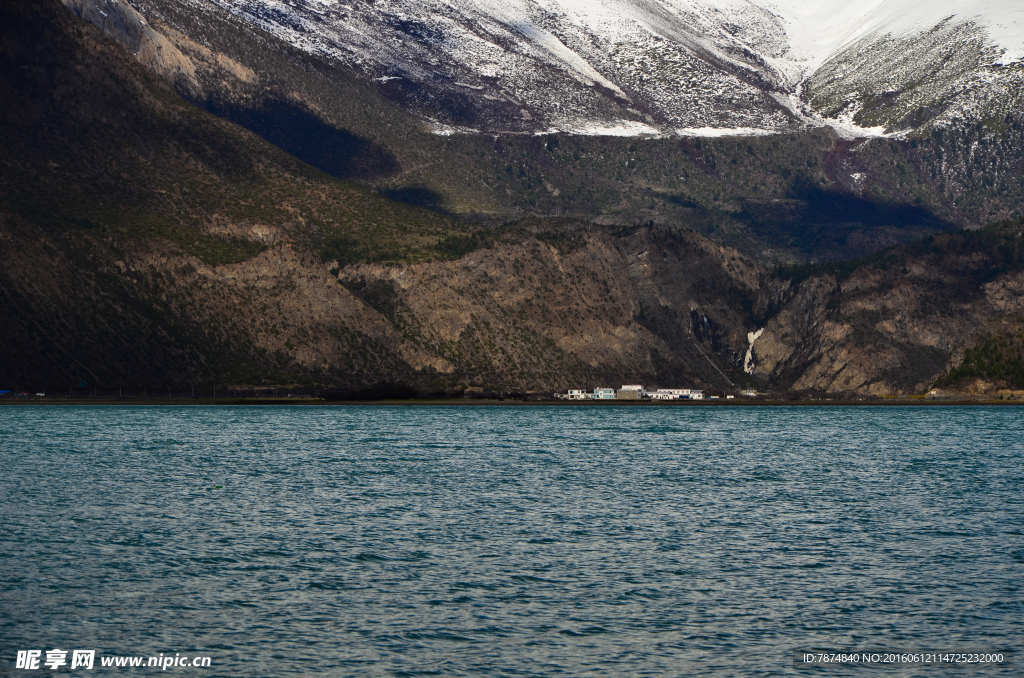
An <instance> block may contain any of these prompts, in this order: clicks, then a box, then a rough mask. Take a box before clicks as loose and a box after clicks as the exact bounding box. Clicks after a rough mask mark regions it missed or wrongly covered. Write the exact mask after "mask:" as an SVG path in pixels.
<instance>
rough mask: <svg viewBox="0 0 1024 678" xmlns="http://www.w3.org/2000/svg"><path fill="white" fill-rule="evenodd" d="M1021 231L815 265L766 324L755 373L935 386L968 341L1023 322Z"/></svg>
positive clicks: (792, 380) (830, 384)
mask: <svg viewBox="0 0 1024 678" xmlns="http://www.w3.org/2000/svg"><path fill="white" fill-rule="evenodd" d="M1021 230H1022V227H1021V225H1020V223H1019V222H1017V223H1013V224H1006V225H1004V226H1001V227H997V228H992V229H987V230H985V231H983V232H980V233H970V234H959V235H947V236H937V237H935V238H930V239H926V240H924V241H922V242H919V243H917V244H915V245H914V246H911V247H907V248H900V249H896V250H890V251H887V252H884V253H882V254H881V255H878V256H876V257H874V258H872V259H871V260H868V261H866V262H863V263H861V264H860V265H858V266H856V267H849V268H847V269H846V270H841V269H837V270H836V271H834V272H829V271H827V269H826V270H823V271H819V272H816V273H815V274H814V275H811V276H810V277H809V278H807V279H806V280H805V281H803V282H802V283H800V284H799V285H798V286H796V288H795V292H794V294H793V297H792V298H791V299H790V300H789V301H788V302H787V303H786V305H785V306H784V307H783V308H782V309H781V310H780V312H779V313H778V314H776V315H775V316H773V317H772V318H771V319H770V320H769V321H768V322H767V323H766V325H765V328H764V332H763V333H762V335H761V336H760V337H759V338H758V339H757V341H756V342H755V344H754V356H755V359H754V367H753V369H752V370H751V372H752V374H754V375H755V376H756V377H758V378H760V379H761V380H763V381H764V382H767V383H772V384H777V385H779V386H786V387H788V388H791V389H794V390H801V391H819V392H823V393H867V394H873V395H885V394H890V393H904V394H907V393H922V392H924V391H927V390H928V389H929V388H930V387H931V386H932V385H933V384H934V383H935V382H936V380H938V379H940V378H941V377H942V376H943V375H944V374H946V373H947V372H948V371H949V369H950V368H952V367H955V366H956V365H957V364H959V363H960V362H961V361H962V360H963V349H964V347H967V346H970V345H972V344H973V343H975V342H977V341H978V340H979V339H984V338H986V337H988V336H990V335H992V334H993V333H995V332H998V331H1000V330H1002V329H1004V328H1005V327H1006V326H1008V325H1009V326H1012V327H1017V326H1019V325H1020V324H1021V311H1022V309H1024V307H1022V305H1021V297H1020V292H1021V290H1022V288H1021V256H1022V252H1024V240H1022V236H1021ZM995 381H998V377H996V378H994V379H993V382H995Z"/></svg>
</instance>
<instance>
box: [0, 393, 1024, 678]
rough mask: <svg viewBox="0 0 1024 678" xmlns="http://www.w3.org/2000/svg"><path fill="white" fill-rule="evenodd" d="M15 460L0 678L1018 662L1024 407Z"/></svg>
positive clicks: (7, 430) (9, 411)
mask: <svg viewBox="0 0 1024 678" xmlns="http://www.w3.org/2000/svg"><path fill="white" fill-rule="evenodd" d="M0 468H2V470H3V475H2V477H3V483H2V484H0V612H2V613H0V651H2V652H0V674H2V675H8V674H10V675H25V676H30V675H48V674H56V673H58V672H56V671H49V670H46V669H44V670H41V671H34V672H33V671H22V670H17V669H15V668H14V667H15V656H16V652H17V651H18V650H28V649H38V650H42V651H44V653H45V651H46V650H51V649H53V648H62V649H71V650H74V649H95V650H96V651H97V653H98V656H104V655H146V656H152V655H159V654H160V653H164V654H165V655H173V654H175V653H181V654H200V655H207V656H210V657H211V658H212V665H211V667H210V668H187V669H186V668H172V669H168V670H167V671H159V670H157V669H152V668H148V669H147V668H142V669H136V670H132V669H128V668H120V669H116V668H101V667H99V666H97V667H96V668H95V669H94V670H92V671H77V672H76V673H77V674H80V675H105V674H116V675H155V674H157V673H166V674H175V675H190V676H191V675H195V676H247V677H257V676H296V675H330V676H391V675H394V676H421V675H439V676H448V675H452V676H589V675H594V676H620V675H630V676H662V675H668V676H684V675H686V676H775V675H822V676H837V675H864V674H865V673H869V674H872V675H874V674H875V673H879V672H878V671H874V670H870V669H863V668H852V667H845V668H844V667H837V666H831V667H820V668H814V669H804V668H797V667H796V665H795V664H794V660H793V656H794V655H793V653H794V652H795V651H797V650H809V649H817V650H831V651H836V652H855V651H862V650H865V649H872V650H906V651H926V650H948V651H964V652H988V651H995V650H1017V651H1018V654H1017V657H1016V666H1012V667H1011V666H1005V665H1004V666H1003V667H1001V668H1000V667H988V668H979V667H970V668H943V667H935V666H931V667H920V666H919V667H907V666H904V667H902V668H900V669H898V670H896V671H895V674H896V675H927V676H934V675H957V676H959V675H972V676H973V675H1024V657H1021V656H1020V653H1019V650H1020V649H1021V647H1022V641H1024V594H1022V591H1021V585H1022V583H1024V410H1021V409H1017V408H982V407H977V408H953V407H950V408H944V407H943V408H940V407H920V408H918V407H900V408H873V407H856V408H840V407H827V408H817V407H794V408H784V407H772V408H738V407H728V408H727V407H700V408H689V407H663V408H661V407H658V408H597V407H594V408H587V407H577V408H567V407H473V406H459V407H374V406H366V407H143V406H135V407H3V408H0ZM97 663H98V660H97ZM66 669H67V667H63V669H62V670H66ZM881 673H883V674H885V675H889V674H892V673H893V672H892V671H889V672H885V671H882V672H881Z"/></svg>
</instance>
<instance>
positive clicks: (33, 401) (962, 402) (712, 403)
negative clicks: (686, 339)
mask: <svg viewBox="0 0 1024 678" xmlns="http://www.w3.org/2000/svg"><path fill="white" fill-rule="evenodd" d="M19 405H20V406H24V405H29V406H44V407H45V406H59V405H64V406H75V407H87V406H90V405H92V406H105V407H109V406H112V405H122V406H134V407H154V406H175V407H178V406H183V405H191V406H196V407H207V406H233V407H238V406H261V407H266V406H304V407H310V406H340V407H352V406H360V405H361V406H386V407H402V406H405V407H418V406H434V407H438V406H443V407H452V406H454V407H472V406H477V407H951V406H952V407H956V406H960V407H966V406H974V407H977V406H1008V407H1013V406H1022V405H1024V399H1022V400H999V399H992V398H985V397H983V396H978V397H973V398H971V397H967V398H919V397H910V398H884V399H879V400H843V399H836V400H825V399H822V400H773V399H768V398H764V399H754V398H749V399H740V398H737V399H731V400H725V399H721V400H661V401H657V400H604V401H589V400H568V401H567V400H504V399H483V398H481V399H479V400H477V399H467V398H437V399H426V398H423V399H410V400H325V399H323V398H32V397H26V398H10V399H8V398H4V399H3V400H0V407H4V406H8V407H11V406H19Z"/></svg>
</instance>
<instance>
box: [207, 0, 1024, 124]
mask: <svg viewBox="0 0 1024 678" xmlns="http://www.w3.org/2000/svg"><path fill="white" fill-rule="evenodd" d="M197 3H198V4H199V6H201V5H202V4H203V3H214V4H217V5H219V6H220V7H223V8H226V9H228V10H229V11H231V12H233V13H234V14H236V15H238V16H240V17H243V18H244V19H245V20H247V21H250V22H252V23H254V24H256V25H259V26H261V27H262V28H264V29H266V30H268V31H270V32H272V33H273V34H275V35H277V36H278V37H280V38H282V39H283V40H285V41H287V42H288V43H290V44H292V45H294V46H295V47H297V48H299V49H301V50H304V51H307V52H310V53H314V54H318V55H321V56H323V57H326V58H329V59H332V60H336V61H338V62H341V63H343V64H346V65H348V66H351V67H352V68H355V69H359V70H361V71H363V72H364V73H366V74H367V75H368V76H370V77H372V78H374V79H376V80H377V81H378V82H379V83H380V87H381V90H382V91H383V92H384V93H385V94H386V95H387V96H389V97H392V98H393V99H395V100H398V101H399V102H400V103H402V104H403V105H404V106H406V107H407V108H408V109H410V110H412V111H413V112H415V113H417V114H419V115H420V116H421V117H422V118H423V119H424V120H426V121H430V122H429V124H430V126H431V128H432V129H434V131H435V132H437V133H444V134H449V133H469V132H468V131H470V130H472V131H476V130H479V131H481V132H486V133H521V134H534V133H550V132H556V131H557V132H565V133H572V134H615V135H620V134H628V135H635V136H642V135H651V136H654V135H665V134H676V133H680V131H681V130H682V131H686V132H685V133H686V134H691V135H692V134H698V133H699V134H712V133H714V134H718V135H724V134H747V133H751V134H753V133H757V134H760V133H779V132H788V131H795V130H799V129H803V128H806V127H808V126H819V125H829V126H832V127H834V128H836V129H837V131H839V132H840V134H843V135H844V136H850V135H853V136H870V135H876V134H882V133H885V130H888V132H889V133H892V132H894V131H899V130H897V129H896V128H895V127H893V125H892V120H886V121H884V124H883V122H881V121H877V120H868V119H866V118H864V114H859V116H858V115H853V116H847V117H841V112H842V111H843V110H846V109H847V108H848V107H849V105H850V104H851V103H852V102H854V101H862V100H864V99H865V97H868V96H869V95H870V94H871V93H879V94H882V93H884V92H886V91H889V90H886V89H885V87H888V86H889V83H887V82H886V80H887V79H891V78H889V77H888V74H887V73H886V69H887V68H890V66H888V65H886V64H885V63H883V62H882V61H879V60H878V59H875V60H874V61H872V60H871V54H873V53H874V52H875V51H877V50H878V49H883V50H884V49H892V48H893V45H894V44H896V42H899V41H900V40H904V41H907V40H910V41H914V40H917V38H916V37H914V36H918V35H927V32H928V31H934V29H935V28H936V27H939V28H942V27H943V26H945V27H947V28H948V27H950V26H971V27H973V28H974V29H976V33H977V35H981V36H983V38H984V41H985V45H986V46H987V49H988V51H986V52H985V54H986V55H987V57H986V58H988V59H989V61H988V63H989V64H992V65H998V64H1005V63H1009V62H1012V61H1014V60H1015V59H1019V58H1021V56H1022V55H1024V3H1021V2H1020V0H930V1H929V2H927V3H922V2H920V0H858V1H855V0H501V1H500V2H499V1H497V0H197ZM972 39H973V38H972ZM894 41H895V42H894ZM900 44H901V45H902V44H903V43H900ZM950 45H953V46H955V40H953V41H952V42H950ZM879 46H881V47H879ZM901 48H902V47H901ZM935 49H938V48H937V47H936V48H935ZM935 49H933V50H932V51H927V50H925V51H923V52H921V53H920V56H921V58H922V59H929V58H933V57H934V55H935V53H936V52H935ZM843 55H847V56H850V55H857V56H856V58H854V59H852V60H851V59H847V61H850V62H851V63H853V61H856V62H857V64H859V65H856V68H855V70H856V69H859V71H858V72H857V73H852V75H855V76H857V77H850V76H851V72H850V64H845V67H846V68H847V70H846V71H843V70H842V68H843V65H842V64H840V65H839V66H837V65H836V64H837V63H838V62H837V59H839V58H840V57H842V56H843ZM858 60H859V61H858ZM865 64H867V66H865ZM901 65H902V64H899V63H896V66H901ZM822 68H825V70H826V71H827V75H828V77H827V78H818V84H819V85H821V83H825V85H821V87H819V88H818V91H819V92H824V91H825V89H827V94H828V96H827V97H825V98H824V99H822V98H820V97H819V100H814V101H815V106H819V105H821V104H820V102H821V101H825V100H827V102H826V103H827V104H828V106H827V107H828V108H829V110H827V111H824V115H822V114H820V113H818V112H815V111H813V110H810V108H809V107H808V106H807V103H808V102H807V100H806V99H805V98H804V97H803V94H802V91H803V90H802V88H803V86H804V83H806V82H807V81H808V79H809V78H811V77H812V76H815V77H816V74H817V73H818V72H819V71H820V70H821V69H822ZM972 68H973V66H972ZM865 69H867V70H865ZM904 70H906V69H904ZM918 70H920V69H918ZM975 70H976V69H975ZM868 71H870V72H868ZM915 72H916V71H915ZM933 80H934V81H935V82H934V83H932V84H930V85H928V87H930V88H931V89H929V90H928V91H929V92H933V94H934V92H938V91H939V90H940V89H942V88H943V87H949V86H951V83H953V81H954V80H955V78H952V77H944V78H937V79H936V78H933ZM908 82H909V81H908ZM956 82H958V83H960V82H961V81H959V80H957V81H956ZM971 82H972V83H973V81H971ZM915 86H917V85H916V84H915ZM822 87H825V89H822ZM922 91H924V90H922ZM942 91H943V92H945V91H946V90H942ZM938 96H939V95H938V94H934V96H933V98H935V97H938ZM942 96H945V95H944V94H943V95H942ZM794 97H795V98H796V100H794ZM918 98H919V99H921V100H924V99H926V98H927V97H926V96H924V95H922V96H920V97H918ZM908 110H909V109H908ZM868 117H870V116H868ZM862 125H863V128H862V127H861V126H862ZM727 130H728V131H727ZM880 130H881V131H880Z"/></svg>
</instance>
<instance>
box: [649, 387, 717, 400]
mask: <svg viewBox="0 0 1024 678" xmlns="http://www.w3.org/2000/svg"><path fill="white" fill-rule="evenodd" d="M645 395H646V396H647V397H648V398H651V399H653V400H704V391H701V390H698V389H695V388H659V389H658V390H657V391H647V392H646V394H645ZM669 396H671V397H669Z"/></svg>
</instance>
